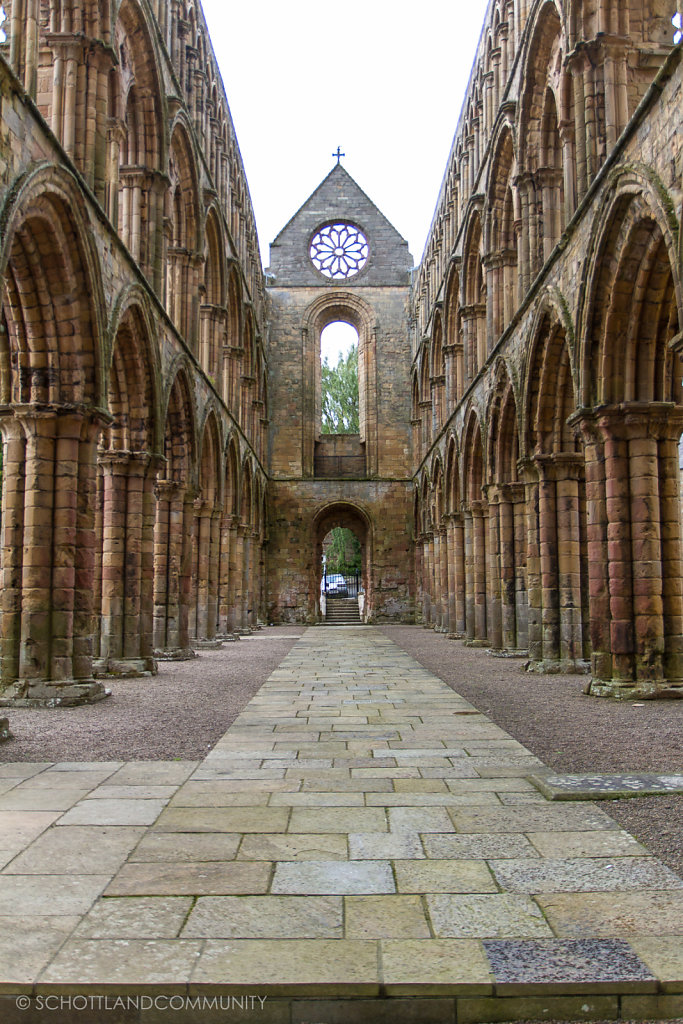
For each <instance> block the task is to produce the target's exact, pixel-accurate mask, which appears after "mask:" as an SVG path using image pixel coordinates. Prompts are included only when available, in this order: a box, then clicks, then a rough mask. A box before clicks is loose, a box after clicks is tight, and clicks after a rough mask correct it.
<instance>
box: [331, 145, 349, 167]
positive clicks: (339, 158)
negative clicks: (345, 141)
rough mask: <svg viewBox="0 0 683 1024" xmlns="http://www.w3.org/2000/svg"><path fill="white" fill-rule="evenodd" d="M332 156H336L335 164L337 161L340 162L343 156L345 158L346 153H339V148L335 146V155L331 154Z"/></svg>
mask: <svg viewBox="0 0 683 1024" xmlns="http://www.w3.org/2000/svg"><path fill="white" fill-rule="evenodd" d="M332 156H336V158H337V163H339V161H340V160H341V158H342V157H343V156H346V153H342V151H341V146H337V152H336V153H333V154H332Z"/></svg>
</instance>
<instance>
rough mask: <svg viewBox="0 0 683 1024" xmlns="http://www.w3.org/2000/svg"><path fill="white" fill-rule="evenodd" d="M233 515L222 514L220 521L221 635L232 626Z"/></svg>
mask: <svg viewBox="0 0 683 1024" xmlns="http://www.w3.org/2000/svg"><path fill="white" fill-rule="evenodd" d="M231 526H232V516H231V515H225V514H224V513H223V514H221V517H220V522H219V556H218V557H219V569H218V625H217V632H218V636H219V637H223V636H228V634H229V633H230V632H231V628H230V542H231V539H232V530H231Z"/></svg>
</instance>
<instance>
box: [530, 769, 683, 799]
mask: <svg viewBox="0 0 683 1024" xmlns="http://www.w3.org/2000/svg"><path fill="white" fill-rule="evenodd" d="M527 778H528V780H529V782H530V783H531V784H532V785H534V786H535V787H536V789H538V790H539V791H540V792H541V793H542V794H543V796H544V797H546V799H547V800H622V799H624V798H625V797H635V796H659V795H665V794H667V795H668V794H671V793H683V775H674V774H669V775H667V774H655V773H654V772H628V773H620V774H617V775H608V774H603V773H601V772H594V773H592V772H591V773H587V772H582V773H580V774H576V775H529V776H527Z"/></svg>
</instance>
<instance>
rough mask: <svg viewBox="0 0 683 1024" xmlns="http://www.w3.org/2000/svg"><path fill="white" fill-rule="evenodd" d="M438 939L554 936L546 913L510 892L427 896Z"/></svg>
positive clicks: (526, 897)
mask: <svg viewBox="0 0 683 1024" xmlns="http://www.w3.org/2000/svg"><path fill="white" fill-rule="evenodd" d="M426 900H427V907H428V909H429V915H430V917H431V920H432V927H433V928H434V934H435V935H436V937H437V938H444V939H447V938H456V939H457V938H461V939H481V938H498V937H513V936H514V937H523V938H527V937H536V936H538V937H541V936H551V935H552V932H551V930H550V928H549V927H548V925H547V923H546V921H545V918H544V917H543V914H542V913H541V911H540V910H539V908H538V906H537V905H536V904H535V903H534V901H533V900H532V899H530V898H529V897H528V896H512V895H508V894H507V893H501V894H491V895H489V894H483V895H474V896H471V895H466V894H463V895H460V894H458V895H451V894H447V893H437V894H434V895H428V896H427V897H426Z"/></svg>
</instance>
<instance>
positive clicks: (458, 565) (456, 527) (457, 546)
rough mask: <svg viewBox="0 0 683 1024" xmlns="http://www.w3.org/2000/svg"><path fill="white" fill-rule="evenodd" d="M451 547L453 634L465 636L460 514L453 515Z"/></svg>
mask: <svg viewBox="0 0 683 1024" xmlns="http://www.w3.org/2000/svg"><path fill="white" fill-rule="evenodd" d="M453 546H454V562H455V577H454V590H455V632H456V634H457V635H458V636H459V637H464V636H465V628H466V627H465V523H464V518H463V516H462V514H461V513H459V512H457V513H454V515H453Z"/></svg>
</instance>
